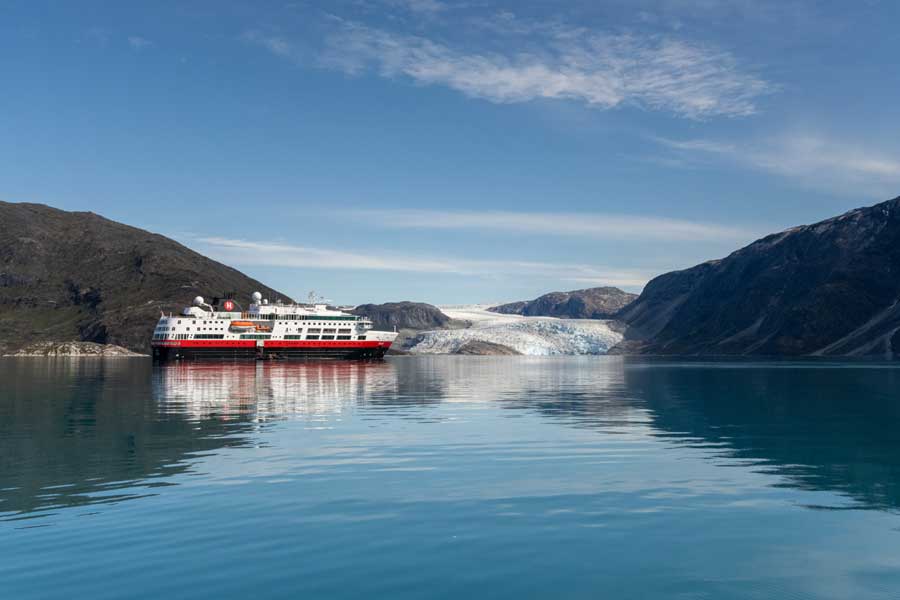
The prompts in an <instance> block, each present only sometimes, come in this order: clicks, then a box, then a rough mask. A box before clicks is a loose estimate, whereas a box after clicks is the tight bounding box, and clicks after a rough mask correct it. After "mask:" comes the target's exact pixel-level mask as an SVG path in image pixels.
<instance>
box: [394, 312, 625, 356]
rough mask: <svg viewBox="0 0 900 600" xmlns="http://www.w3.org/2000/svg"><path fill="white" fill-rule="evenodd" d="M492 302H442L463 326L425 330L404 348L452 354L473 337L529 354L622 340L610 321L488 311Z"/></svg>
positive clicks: (591, 350) (569, 351)
mask: <svg viewBox="0 0 900 600" xmlns="http://www.w3.org/2000/svg"><path fill="white" fill-rule="evenodd" d="M489 307H490V305H471V306H469V305H466V306H458V305H457V306H440V307H439V308H440V309H441V311H443V313H444V314H446V315H447V316H448V317H450V318H451V319H454V320H456V321H465V322H467V323H468V324H469V325H468V327H466V328H463V329H440V330H431V331H422V332H419V333H418V335H416V336H415V337H413V338H411V339H410V340H409V341H408V342H407V344H408V345H407V346H406V347H405V348H404V350H406V351H407V352H410V353H412V354H452V353H454V352H456V351H457V350H459V348H460V347H461V346H463V345H464V344H466V343H467V342H470V341H483V342H492V343H494V344H502V345H504V346H507V347H509V348H512V349H514V350H516V351H517V352H520V353H521V354H525V355H528V356H558V355H583V354H606V352H607V351H608V350H609V349H610V348H612V347H613V346H615V345H616V344H618V343H619V342H620V341H622V334H621V333H619V332H617V331H615V330H614V329H613V328H612V327H610V321H603V320H593V319H591V320H588V319H558V318H556V317H523V316H521V315H504V314H498V313H492V312H489V311H488V310H487V309H488V308H489Z"/></svg>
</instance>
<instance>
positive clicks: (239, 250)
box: [196, 237, 655, 287]
mask: <svg viewBox="0 0 900 600" xmlns="http://www.w3.org/2000/svg"><path fill="white" fill-rule="evenodd" d="M196 241H197V242H198V243H199V244H200V245H201V249H202V250H203V251H204V252H206V253H208V254H210V255H211V256H214V257H215V258H216V259H217V260H222V261H224V262H226V263H231V264H236V265H257V266H271V267H294V268H307V269H346V270H365V271H373V270H374V271H406V272H418V273H438V274H440V273H445V274H455V275H469V276H478V277H498V276H508V275H528V276H531V277H543V278H552V279H556V280H559V281H579V282H591V283H596V284H597V285H600V284H601V283H603V284H607V285H619V286H626V287H640V286H643V285H644V284H645V283H646V282H647V281H648V280H649V279H650V278H651V277H652V276H653V275H654V274H655V273H651V272H648V271H632V270H623V269H616V268H607V267H602V266H596V265H584V264H571V263H548V262H534V261H510V260H472V259H456V258H452V257H451V258H428V257H422V256H403V255H397V254H380V255H379V254H374V253H370V252H366V253H355V252H344V251H339V250H331V249H325V248H312V247H308V246H296V245H293V244H283V243H271V242H256V241H249V240H236V239H228V238H221V237H205V238H198V239H197V240H196Z"/></svg>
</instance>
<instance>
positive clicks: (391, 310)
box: [350, 302, 450, 331]
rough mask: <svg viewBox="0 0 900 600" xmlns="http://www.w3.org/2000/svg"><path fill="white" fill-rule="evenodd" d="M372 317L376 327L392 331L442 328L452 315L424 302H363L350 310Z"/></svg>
mask: <svg viewBox="0 0 900 600" xmlns="http://www.w3.org/2000/svg"><path fill="white" fill-rule="evenodd" d="M350 312H351V313H353V314H356V315H362V316H366V317H369V318H370V319H372V325H373V327H374V328H375V329H380V330H382V331H391V330H393V329H394V328H396V329H397V330H398V331H399V330H401V329H416V330H423V329H441V328H442V327H445V326H447V325H448V324H449V323H450V317H448V316H447V315H445V314H444V313H442V312H441V310H440V309H439V308H438V307H436V306H432V305H431V304H425V303H424V302H388V303H386V304H363V305H361V306H357V307H356V308H354V309H353V310H351V311H350Z"/></svg>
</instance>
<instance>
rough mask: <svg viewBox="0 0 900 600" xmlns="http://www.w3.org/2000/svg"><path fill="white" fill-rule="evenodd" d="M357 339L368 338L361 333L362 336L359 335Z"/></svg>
mask: <svg viewBox="0 0 900 600" xmlns="http://www.w3.org/2000/svg"><path fill="white" fill-rule="evenodd" d="M356 339H358V340H364V339H366V336H364V335H361V336H359V337H358V338H356Z"/></svg>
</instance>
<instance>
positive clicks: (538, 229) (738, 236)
mask: <svg viewBox="0 0 900 600" xmlns="http://www.w3.org/2000/svg"><path fill="white" fill-rule="evenodd" d="M341 214H342V215H345V216H346V215H348V214H349V215H355V216H356V217H357V218H359V219H361V220H364V221H365V222H367V223H371V224H373V225H378V226H381V227H391V228H402V229H469V230H478V229H481V230H495V231H508V232H520V233H535V234H544V235H563V236H573V235H577V236H591V237H597V238H603V239H627V240H668V241H691V242H697V241H750V240H752V239H754V237H756V233H755V232H753V231H750V230H748V229H744V228H740V227H732V226H727V225H718V224H713V223H702V222H695V221H687V220H681V219H664V218H654V217H641V216H631V215H613V214H597V213H526V212H512V211H435V210H390V209H388V210H366V209H359V210H350V211H344V212H342V213H341Z"/></svg>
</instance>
